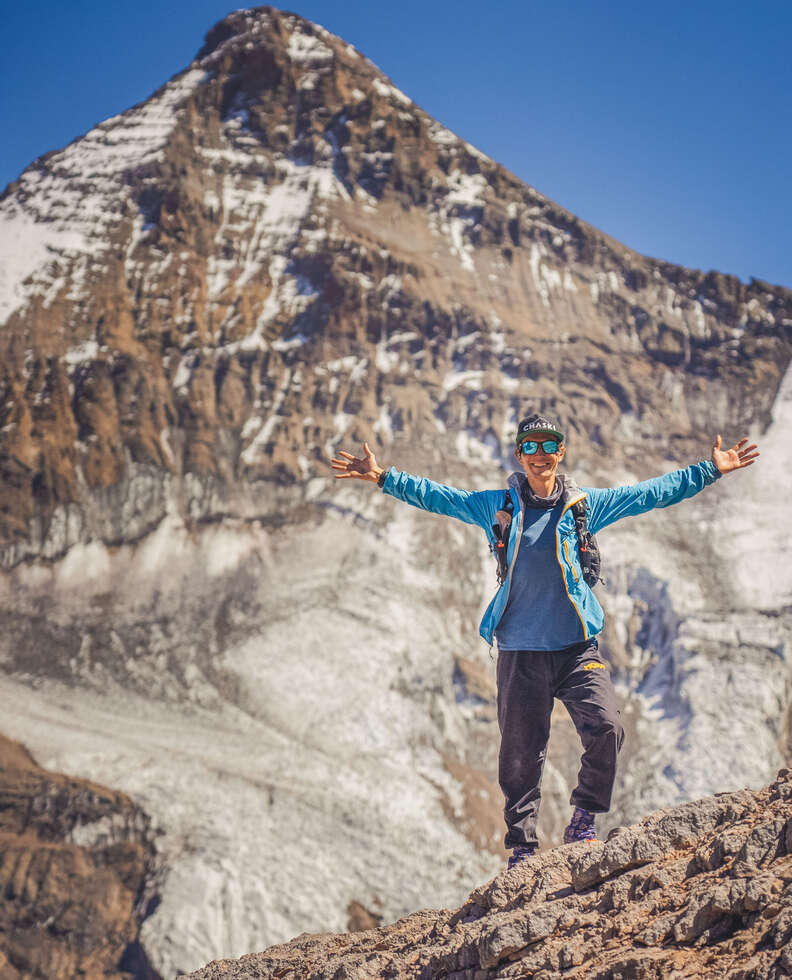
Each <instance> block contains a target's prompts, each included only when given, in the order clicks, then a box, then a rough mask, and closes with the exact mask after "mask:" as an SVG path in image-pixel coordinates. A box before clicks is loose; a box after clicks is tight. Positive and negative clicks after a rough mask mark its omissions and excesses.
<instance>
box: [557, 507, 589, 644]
mask: <svg viewBox="0 0 792 980" xmlns="http://www.w3.org/2000/svg"><path fill="white" fill-rule="evenodd" d="M578 499H580V498H578ZM574 503H575V501H574V500H572V501H570V502H569V503H568V504H567V505H566V507H565V508H564V509H563V510H562V511H561V515H560V517H559V518H558V520H559V521H560V520H561V518H562V517H563V516H564V514H566V512H567V511H568V510H569V508H570V507H571V506H572V504H574ZM555 533H556V558H557V559H558V567H559V568H560V569H561V581H562V583H563V585H564V591H565V592H566V594H567V598H568V599H569V601H570V602H571V603H572V608H573V609H574V610H575V612H576V613H577V617H578V619H579V620H580V625H581V626H582V627H583V639H584V640H587V639H588V638H589V633H588V630H587V629H586V624H585V622H584V620H583V617H582V615H581V614H580V610H579V609H578V607H577V606H576V605H575V600H574V599H573V598H572V596H571V595H570V594H569V589H568V588H567V584H566V575H565V574H564V566H563V565H562V564H561V554H560V552H559V550H558V544H559V541H560V538H559V534H558V523H556V531H555ZM564 551H565V552H566V556H567V561H569V551H568V549H567V543H566V539H564ZM569 565H570V568H571V567H572V562H571V561H570V562H569ZM572 574H573V575H574V576H575V581H576V582H577V574H576V573H575V569H574V568H573V569H572Z"/></svg>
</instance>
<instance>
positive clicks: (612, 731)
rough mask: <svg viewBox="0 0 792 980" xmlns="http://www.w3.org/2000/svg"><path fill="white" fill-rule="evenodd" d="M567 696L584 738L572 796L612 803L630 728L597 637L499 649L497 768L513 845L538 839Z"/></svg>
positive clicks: (595, 804) (590, 805)
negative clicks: (545, 778)
mask: <svg viewBox="0 0 792 980" xmlns="http://www.w3.org/2000/svg"><path fill="white" fill-rule="evenodd" d="M554 698H558V699H559V700H560V701H562V702H563V703H564V705H565V706H566V709H567V711H568V712H569V714H570V715H571V717H572V721H573V722H574V723H575V728H576V729H577V731H578V734H579V735H580V738H581V740H582V742H583V757H582V759H581V762H580V772H579V773H578V783H577V786H576V788H575V789H574V791H573V792H572V796H571V797H570V800H569V802H570V803H571V804H572V806H580V807H584V808H585V809H586V810H590V811H591V812H593V813H605V812H606V811H607V810H609V809H610V802H611V793H612V791H613V781H614V779H615V778H616V758H617V756H618V754H619V749H620V748H621V746H622V742H623V741H624V730H623V729H622V726H621V722H620V720H619V711H618V709H617V707H616V693H615V691H614V689H613V682H612V681H611V678H610V670H609V669H608V666H607V664H606V663H605V661H604V660H603V659H602V658H601V657H600V655H599V651H598V649H597V641H596V640H589V641H586V642H585V643H579V644H577V645H576V646H574V647H569V648H567V649H566V650H560V651H558V652H550V653H548V652H544V651H530V650H502V651H501V652H500V653H499V654H498V724H499V726H500V731H501V746H500V759H499V767H498V776H499V780H500V785H501V789H502V790H503V795H504V797H505V798H506V805H505V807H504V811H503V814H504V816H505V818H506V827H507V832H506V837H505V840H504V843H505V845H506V847H507V848H511V847H516V846H518V845H520V844H535V843H537V838H536V820H537V817H538V814H539V801H540V799H541V793H540V786H541V781H542V769H543V768H544V761H545V756H546V754H547V741H548V738H549V737H550V715H551V713H552V711H553V700H554Z"/></svg>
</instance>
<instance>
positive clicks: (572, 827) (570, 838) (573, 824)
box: [564, 806, 597, 844]
mask: <svg viewBox="0 0 792 980" xmlns="http://www.w3.org/2000/svg"><path fill="white" fill-rule="evenodd" d="M596 839H597V831H596V829H595V827H594V814H593V813H589V811H588V810H584V809H583V807H582V806H576V807H575V812H574V813H573V814H572V819H571V820H570V821H569V826H568V827H567V829H566V830H565V831H564V843H565V844H574V843H575V841H579V840H587V841H595V840H596Z"/></svg>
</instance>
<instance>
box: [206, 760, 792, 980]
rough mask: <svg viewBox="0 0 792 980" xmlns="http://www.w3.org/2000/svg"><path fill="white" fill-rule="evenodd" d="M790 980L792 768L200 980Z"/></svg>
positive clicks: (220, 965) (211, 970) (214, 970)
mask: <svg viewBox="0 0 792 980" xmlns="http://www.w3.org/2000/svg"><path fill="white" fill-rule="evenodd" d="M557 976H563V977H575V978H584V977H585V978H587V980H593V978H595V977H596V978H602V980H606V978H607V980H617V978H628V977H634V978H644V977H647V978H658V980H660V978H662V980H669V978H675V977H696V978H708V977H718V978H724V980H749V978H751V980H775V978H781V977H789V976H792V770H790V769H782V770H781V772H779V774H778V777H777V780H776V782H774V783H773V784H772V785H771V786H769V787H768V788H767V789H764V790H762V791H760V792H749V791H748V790H741V791H739V792H736V793H724V794H719V795H717V796H713V797H707V798H705V799H701V800H698V801H696V802H693V803H686V804H683V805H682V806H678V807H675V808H673V809H667V810H659V811H658V812H656V813H654V814H652V815H651V816H650V817H647V818H646V819H645V820H644V821H643V822H641V823H640V824H635V825H633V826H631V827H626V828H619V829H617V830H615V831H613V832H612V833H611V835H610V837H609V839H608V840H607V841H605V842H598V843H595V844H585V843H581V844H573V845H567V846H562V847H557V848H555V849H554V850H551V851H546V852H544V853H542V854H540V855H539V856H537V857H536V858H535V859H533V860H532V861H529V862H527V863H524V864H522V865H521V866H519V867H517V868H515V869H513V870H512V871H508V872H504V873H503V874H501V875H499V876H498V877H497V878H495V879H494V880H493V881H491V882H489V883H488V884H487V885H484V886H483V887H482V888H480V889H477V890H476V891H474V892H473V893H472V894H471V895H470V897H469V898H468V900H467V902H466V903H465V904H464V905H463V906H462V907H461V908H460V909H457V910H455V911H447V910H440V911H423V912H417V913H415V914H414V915H410V916H407V917H406V918H403V919H401V920H399V921H398V922H396V923H394V924H393V925H391V926H388V927H387V928H382V929H370V930H368V931H365V932H358V933H348V934H346V935H319V936H307V935H306V936H299V937H298V938H297V939H295V940H293V941H292V942H290V943H287V944H285V945H282V946H274V947H272V949H269V950H267V951H266V952H263V953H254V954H251V955H249V956H245V957H243V958H242V959H240V960H218V961H216V962H214V963H210V964H209V965H208V966H207V967H205V968H204V969H203V970H199V971H198V972H196V973H192V974H190V978H191V980H259V978H261V980H263V978H265V977H266V978H275V977H277V978H278V980H289V978H298V977H299V978H300V980H320V978H322V980H330V978H333V980H340V978H344V980H364V978H374V977H376V978H383V980H384V978H388V980H396V978H402V977H403V978H408V977H409V978H415V980H418V978H420V980H430V978H431V980H434V978H437V980H439V978H441V977H442V978H443V980H496V978H504V980H505V978H507V977H533V978H535V980H539V978H547V980H549V978H551V977H557Z"/></svg>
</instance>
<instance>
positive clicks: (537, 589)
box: [495, 503, 585, 650]
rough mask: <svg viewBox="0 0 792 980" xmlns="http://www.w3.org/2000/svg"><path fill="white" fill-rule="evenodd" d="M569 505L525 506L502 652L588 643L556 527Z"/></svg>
mask: <svg viewBox="0 0 792 980" xmlns="http://www.w3.org/2000/svg"><path fill="white" fill-rule="evenodd" d="M563 506H564V505H563V503H560V504H558V506H556V507H553V508H552V509H550V510H540V509H535V508H531V507H526V508H525V513H524V516H523V530H522V540H521V541H520V550H519V551H518V553H517V561H516V562H515V563H514V569H513V570H512V579H511V587H510V589H509V601H508V602H507V603H506V608H505V609H504V611H503V615H502V616H501V619H500V622H499V623H498V628H497V629H496V631H495V637H496V639H497V641H498V649H500V650H563V649H564V648H565V647H568V646H571V645H572V644H573V643H580V642H581V641H582V640H584V639H585V636H584V633H583V624H582V623H581V622H580V617H579V616H578V615H577V613H576V612H575V607H574V606H573V605H572V602H571V601H570V599H569V596H568V595H567V592H566V589H565V588H564V581H563V572H562V570H561V567H560V565H559V564H558V556H557V554H556V533H555V529H556V524H557V523H558V519H559V517H560V516H561V511H562V510H563ZM516 516H517V515H516V514H515V519H516Z"/></svg>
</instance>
